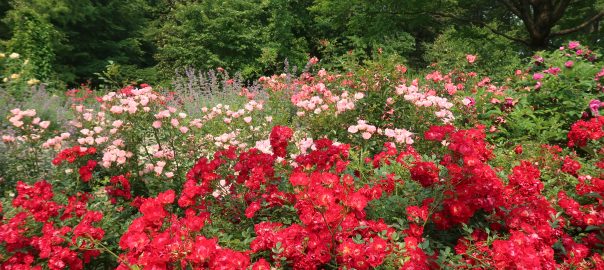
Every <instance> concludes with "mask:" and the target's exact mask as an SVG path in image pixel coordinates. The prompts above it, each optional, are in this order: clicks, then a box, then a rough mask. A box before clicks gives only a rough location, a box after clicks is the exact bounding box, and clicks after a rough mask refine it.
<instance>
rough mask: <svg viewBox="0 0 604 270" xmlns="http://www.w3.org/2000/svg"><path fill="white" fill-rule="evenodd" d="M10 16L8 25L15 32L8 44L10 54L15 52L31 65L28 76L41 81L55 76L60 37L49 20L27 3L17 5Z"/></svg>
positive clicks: (7, 20)
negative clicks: (57, 41) (57, 43)
mask: <svg viewBox="0 0 604 270" xmlns="http://www.w3.org/2000/svg"><path fill="white" fill-rule="evenodd" d="M11 6H12V9H11V10H10V11H8V12H7V17H6V19H5V22H6V23H7V25H8V26H9V27H10V28H11V29H12V37H11V39H10V40H9V41H8V43H7V45H8V46H7V47H8V48H7V49H8V51H9V52H16V53H19V54H20V55H21V57H23V58H25V59H26V60H27V63H28V68H27V69H26V70H27V71H28V72H31V73H32V74H27V75H28V76H30V77H33V78H37V79H40V80H49V79H50V78H51V77H52V76H53V72H54V71H53V64H54V62H55V60H56V59H55V56H56V53H55V50H56V42H55V40H57V39H58V38H59V33H58V32H57V31H56V29H55V28H54V26H53V25H52V24H51V23H50V22H49V21H48V17H47V16H45V15H43V13H40V12H38V11H37V10H36V9H35V8H34V7H33V6H31V5H30V4H29V3H28V1H14V2H12V4H11Z"/></svg>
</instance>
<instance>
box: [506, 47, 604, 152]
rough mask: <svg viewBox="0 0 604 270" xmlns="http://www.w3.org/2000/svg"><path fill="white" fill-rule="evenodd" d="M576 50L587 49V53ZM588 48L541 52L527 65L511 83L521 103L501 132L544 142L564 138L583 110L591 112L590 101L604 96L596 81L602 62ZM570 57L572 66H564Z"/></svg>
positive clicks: (563, 140) (561, 140) (514, 136)
mask: <svg viewBox="0 0 604 270" xmlns="http://www.w3.org/2000/svg"><path fill="white" fill-rule="evenodd" d="M576 51H579V52H581V53H583V52H585V56H584V55H581V54H578V53H576ZM588 52H589V49H588V48H587V47H584V46H582V47H579V48H577V49H575V50H569V49H563V50H555V51H550V52H545V51H544V52H539V53H538V54H537V56H535V57H534V58H533V60H534V62H533V63H532V64H531V65H530V66H528V67H527V70H528V72H527V73H525V74H524V75H521V76H520V77H519V78H518V79H517V80H516V81H515V82H516V83H515V84H512V85H513V86H514V87H515V89H514V92H515V93H513V95H514V96H517V97H518V100H517V102H518V103H517V104H516V105H515V108H514V111H513V112H511V113H510V115H509V119H508V121H507V123H506V125H505V128H504V132H503V133H502V134H501V135H502V136H504V137H506V138H508V137H513V138H522V139H533V140H537V141H539V142H542V143H563V142H565V141H566V134H567V131H568V130H569V128H570V125H571V124H572V123H574V122H576V121H577V120H579V119H581V117H584V115H583V114H584V113H590V112H589V103H590V101H591V100H594V99H598V100H601V99H602V98H604V96H603V95H602V91H601V89H598V87H597V82H596V81H595V75H596V74H597V73H598V72H599V71H600V69H601V65H600V63H599V62H597V61H596V62H594V60H593V59H598V58H599V56H598V55H597V54H595V53H594V54H589V53H588ZM588 55H591V56H588ZM592 56H593V57H594V58H593V59H592V58H591V57H592ZM541 59H542V60H541ZM569 61H570V62H572V67H566V66H565V64H566V63H567V62H569ZM552 68H554V69H555V68H559V69H560V71H559V73H558V74H551V73H548V72H549V71H548V70H551V69H552ZM535 74H536V75H535ZM534 76H543V79H539V80H537V79H535V77H534Z"/></svg>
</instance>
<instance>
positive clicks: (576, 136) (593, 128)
mask: <svg viewBox="0 0 604 270" xmlns="http://www.w3.org/2000/svg"><path fill="white" fill-rule="evenodd" d="M603 124H604V116H598V117H594V118H591V119H589V121H584V120H579V121H577V122H576V123H574V124H572V126H571V127H570V132H568V147H575V146H577V147H583V146H586V145H587V142H588V141H590V140H598V139H600V138H602V137H604V130H602V125H603Z"/></svg>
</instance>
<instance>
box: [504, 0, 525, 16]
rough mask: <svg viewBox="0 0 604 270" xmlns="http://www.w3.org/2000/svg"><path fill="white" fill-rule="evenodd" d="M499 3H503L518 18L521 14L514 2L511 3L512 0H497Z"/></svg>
mask: <svg viewBox="0 0 604 270" xmlns="http://www.w3.org/2000/svg"><path fill="white" fill-rule="evenodd" d="M499 1H500V2H501V3H503V5H505V6H506V7H507V8H508V9H509V10H510V11H511V12H512V13H514V15H516V16H518V17H519V18H520V17H521V16H522V15H521V13H520V10H518V8H517V7H516V6H515V5H514V3H512V1H510V0H499Z"/></svg>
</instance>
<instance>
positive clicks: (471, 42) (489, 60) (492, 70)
mask: <svg viewBox="0 0 604 270" xmlns="http://www.w3.org/2000/svg"><path fill="white" fill-rule="evenodd" d="M426 47H427V50H426V54H425V55H424V58H425V60H426V61H427V62H429V63H434V64H436V66H437V68H439V69H443V70H453V69H458V68H462V67H463V66H459V64H462V65H463V63H464V62H465V61H464V60H465V57H466V55H467V54H472V55H476V56H477V60H476V64H475V67H474V68H473V70H475V71H478V72H479V73H480V74H489V76H490V77H492V78H498V79H503V78H506V77H509V76H511V75H512V74H513V72H514V70H515V69H516V68H517V67H518V66H520V63H521V60H520V59H522V57H523V54H522V50H521V48H520V47H519V46H518V45H516V44H514V43H513V42H512V41H510V40H508V39H505V38H503V37H501V36H498V35H495V34H493V33H492V32H490V31H489V30H488V29H486V28H479V27H463V28H459V29H456V28H454V27H451V28H449V29H447V30H445V31H444V32H443V33H442V34H440V35H439V36H438V37H437V38H436V40H435V41H434V42H433V43H427V44H426ZM466 65H467V64H466Z"/></svg>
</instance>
